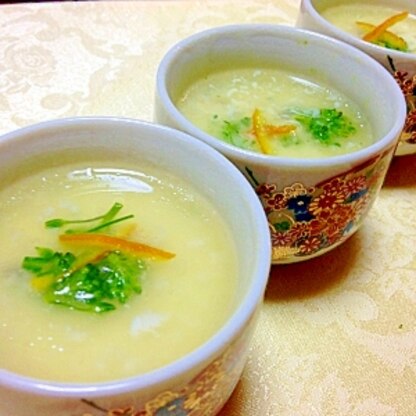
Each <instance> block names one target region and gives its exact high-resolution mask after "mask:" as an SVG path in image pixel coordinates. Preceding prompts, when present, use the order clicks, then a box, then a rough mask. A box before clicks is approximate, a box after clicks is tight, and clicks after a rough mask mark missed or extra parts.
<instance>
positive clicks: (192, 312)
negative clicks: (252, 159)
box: [0, 160, 237, 382]
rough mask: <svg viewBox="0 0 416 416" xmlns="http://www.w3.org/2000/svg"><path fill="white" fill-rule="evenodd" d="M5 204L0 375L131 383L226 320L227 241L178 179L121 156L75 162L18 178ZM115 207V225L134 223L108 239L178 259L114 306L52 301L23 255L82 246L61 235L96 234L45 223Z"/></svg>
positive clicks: (1, 217)
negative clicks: (118, 206)
mask: <svg viewBox="0 0 416 416" xmlns="http://www.w3.org/2000/svg"><path fill="white" fill-rule="evenodd" d="M0 201H1V205H0V229H1V235H2V238H3V242H2V250H1V255H0V305H1V308H0V310H1V313H0V340H1V342H0V368H3V369H7V370H10V371H14V372H17V373H20V374H23V375H26V376H32V377H38V378H41V379H49V380H58V381H70V382H74V381H76V382H91V381H108V380H113V379H119V378H122V377H128V376H133V375H136V374H138V373H144V372H148V371H150V370H153V369H156V368H158V367H161V366H163V365H165V364H168V363H170V362H172V361H174V360H176V359H178V358H180V357H181V356H183V355H184V354H186V353H188V352H189V351H191V350H193V349H195V348H196V347H198V346H200V345H201V344H202V343H204V342H205V341H207V339H208V338H210V337H211V336H212V335H213V334H214V333H215V332H216V331H217V330H218V329H219V327H220V326H221V325H223V324H224V322H225V320H226V319H227V317H228V316H229V314H230V313H231V310H232V308H233V305H234V293H235V288H236V274H237V261H236V252H235V247H234V245H233V242H232V238H231V236H230V233H229V232H228V231H227V230H228V229H227V226H226V224H224V222H223V220H222V219H221V217H220V215H219V213H218V212H217V210H216V209H215V208H214V207H213V205H212V204H211V202H210V201H208V200H207V199H206V198H205V197H203V196H202V195H201V194H200V193H199V192H198V190H196V189H194V188H193V187H192V186H190V185H189V184H188V183H186V182H184V181H183V180H181V179H178V178H176V177H174V176H171V175H168V174H167V173H165V172H163V171H160V170H158V169H157V168H154V167H152V166H148V165H140V166H137V164H130V163H126V162H123V161H121V160H120V161H115V160H99V161H88V162H79V163H69V164H64V165H62V166H60V167H53V168H50V169H43V170H39V171H34V172H32V173H31V174H30V175H27V176H21V177H20V178H19V179H16V180H15V181H14V182H12V183H11V184H10V185H9V186H4V187H3V189H1V190H0ZM115 202H117V203H119V204H122V206H123V208H122V211H120V213H119V216H120V218H121V217H123V216H124V217H125V216H129V215H130V214H132V215H134V218H128V219H127V220H126V221H123V222H120V223H119V224H114V225H112V226H109V227H108V228H109V229H110V228H111V230H112V232H113V233H114V232H115V233H116V234H117V235H122V236H123V239H124V238H125V237H126V235H127V234H128V240H129V241H133V242H136V243H137V242H139V243H143V244H146V247H147V245H150V246H151V247H153V248H155V249H157V250H162V251H163V252H167V253H170V254H171V255H172V256H168V257H167V258H158V257H157V256H156V258H154V257H150V258H145V260H143V261H144V263H145V270H144V272H143V273H142V275H141V276H140V281H141V293H134V294H132V295H131V296H130V297H129V298H128V299H127V301H126V302H125V303H124V304H123V303H116V307H115V308H114V310H110V311H106V312H102V313H97V312H94V311H82V310H78V309H76V308H72V307H67V306H64V305H62V304H55V303H53V302H52V303H50V302H48V301H47V300H45V297H44V296H43V295H42V290H39V283H37V282H38V281H37V280H36V279H37V278H36V277H33V276H32V275H31V273H30V272H29V271H27V270H24V269H23V268H22V261H23V258H24V257H26V256H36V255H37V252H36V250H35V247H43V248H50V249H52V250H56V251H59V252H67V251H70V252H74V253H75V254H77V253H80V252H81V251H82V250H83V249H84V248H83V247H82V244H81V246H80V245H79V244H74V245H71V244H70V243H68V242H62V241H60V240H59V239H58V237H59V235H62V234H64V233H65V231H64V230H68V228H70V229H72V232H73V233H72V234H65V235H69V236H74V235H79V234H80V233H81V234H85V233H83V232H82V230H84V231H85V228H87V227H93V225H90V224H88V225H85V224H70V225H68V226H66V227H63V228H46V227H45V221H48V220H50V219H54V218H66V219H80V218H84V219H85V218H90V217H96V216H101V214H103V212H105V211H107V210H108V208H109V207H111V206H113V204H114V203H115ZM124 214H126V215H124ZM127 214H129V215H127ZM133 225H134V226H135V227H133ZM74 230H75V231H74ZM107 231H108V230H100V231H99V232H98V231H97V232H96V233H92V234H94V236H95V235H97V234H100V235H101V234H102V233H103V232H105V233H106V232H107ZM108 232H109V231H108ZM105 233H104V234H105ZM90 234H91V233H90ZM6 236H7V238H6ZM94 238H95V237H94ZM117 238H121V237H117ZM107 249H108V247H107ZM120 250H121V251H122V250H123V249H120ZM33 282H34V283H33ZM40 286H41V289H42V284H40Z"/></svg>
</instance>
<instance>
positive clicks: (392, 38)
mask: <svg viewBox="0 0 416 416" xmlns="http://www.w3.org/2000/svg"><path fill="white" fill-rule="evenodd" d="M355 23H356V25H357V26H358V27H359V28H360V29H362V30H364V31H367V32H370V31H371V30H373V29H374V28H375V27H376V26H375V25H372V24H371V23H366V22H355ZM377 40H378V41H380V42H383V43H386V44H390V45H394V46H395V47H396V48H397V49H398V50H401V51H405V50H407V48H408V45H407V43H406V41H405V40H404V39H403V38H402V37H400V36H398V35H396V34H395V33H393V32H390V31H388V30H386V31H385V32H383V33H382V34H381V35H380V36H379V37H378V39H377Z"/></svg>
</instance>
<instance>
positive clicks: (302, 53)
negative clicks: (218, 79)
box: [155, 25, 406, 264]
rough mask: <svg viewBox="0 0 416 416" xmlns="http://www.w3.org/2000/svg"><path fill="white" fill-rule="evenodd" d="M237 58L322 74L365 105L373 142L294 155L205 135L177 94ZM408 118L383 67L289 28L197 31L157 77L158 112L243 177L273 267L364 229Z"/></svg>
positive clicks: (161, 119)
mask: <svg viewBox="0 0 416 416" xmlns="http://www.w3.org/2000/svg"><path fill="white" fill-rule="evenodd" d="M233 59H235V60H237V61H239V62H243V63H244V62H251V63H252V62H258V63H259V64H260V65H261V64H262V63H263V64H264V63H265V62H267V63H269V64H270V63H276V64H279V62H281V61H283V62H284V63H285V64H286V65H287V66H288V67H293V68H295V69H296V70H301V71H302V70H304V71H305V73H312V74H313V73H319V74H321V75H322V77H323V79H324V80H325V81H326V82H327V84H329V85H334V86H335V87H336V88H337V89H338V90H340V91H341V92H343V93H344V94H346V95H347V96H349V97H350V98H351V99H353V100H354V101H355V102H356V103H357V104H358V105H359V107H361V110H362V111H363V112H364V113H365V114H366V115H367V116H368V118H369V120H370V123H371V125H372V128H373V131H374V134H375V137H376V141H375V143H374V144H372V145H371V146H369V147H367V148H365V149H362V150H360V151H357V152H355V153H351V154H347V155H343V156H336V157H332V158H325V159H324V158H322V159H289V158H282V157H277V156H267V155H262V154H255V153H253V152H248V151H245V150H242V149H238V148H236V147H233V146H231V145H229V144H227V143H225V142H222V141H221V140H218V139H216V138H214V137H212V136H210V135H208V134H206V133H204V132H203V131H201V130H200V129H198V128H197V127H196V126H194V125H193V124H192V123H190V122H189V121H188V120H187V119H186V118H185V117H184V116H183V115H182V114H181V113H180V112H179V111H178V109H177V108H176V106H175V100H176V99H177V98H178V95H179V94H180V91H181V89H182V88H183V87H184V86H186V85H187V80H188V79H189V78H190V77H191V74H193V73H195V72H198V71H199V72H198V73H200V74H201V73H203V72H204V71H207V72H209V71H213V70H215V68H216V67H217V65H218V64H219V63H224V61H225V62H227V60H228V62H232V61H233ZM380 85H383V88H382V89H380V88H379V86H380ZM374 102H377V106H374ZM405 115H406V106H405V101H404V98H403V95H402V94H401V91H400V88H399V87H398V85H397V84H396V82H395V81H394V79H393V78H392V77H391V76H390V74H389V73H388V72H387V71H386V70H385V69H384V68H383V67H382V66H381V65H379V64H378V63H377V62H375V61H374V60H373V59H371V58H370V57H368V55H366V54H365V53H363V52H361V51H359V50H358V49H356V48H353V47H351V46H349V45H347V44H345V43H342V42H340V41H337V40H334V39H332V38H328V37H326V36H323V35H320V34H316V33H313V32H309V31H305V30H301V29H298V28H293V27H286V26H277V25H231V26H225V27H218V28H216V29H211V30H208V31H205V32H202V33H198V34H196V35H193V36H191V37H189V38H187V39H185V40H183V41H182V42H179V43H178V44H176V45H175V46H173V47H172V48H171V49H170V51H168V53H167V54H166V55H165V57H164V58H163V60H162V62H161V63H160V66H159V69H158V74H157V85H156V99H155V119H156V120H157V121H158V122H160V123H161V124H166V125H169V126H172V127H175V128H178V129H180V130H183V131H186V132H187V133H189V134H191V135H192V136H195V137H198V138H199V139H201V140H202V141H204V142H205V143H208V144H209V145H211V146H213V147H214V148H216V149H218V150H219V151H220V152H222V153H223V154H224V155H226V156H227V157H228V158H229V159H230V160H231V161H233V162H234V163H235V164H236V165H237V166H238V167H239V168H240V170H241V171H242V172H243V173H244V174H245V175H246V177H247V178H248V180H249V181H250V182H251V184H252V185H253V187H254V188H255V189H256V191H257V193H258V195H259V196H260V198H261V200H262V202H263V206H264V208H265V211H266V213H267V215H268V220H269V227H270V232H271V238H272V243H273V263H276V264H277V263H291V262H297V261H301V260H306V259H309V258H312V257H315V256H318V255H320V254H323V253H325V252H327V251H328V250H330V249H332V248H334V247H336V246H337V245H339V244H341V243H342V242H343V241H345V239H346V238H348V237H349V236H350V235H351V234H352V233H353V232H354V231H355V230H356V229H357V228H358V227H359V225H360V224H361V222H362V220H363V218H364V217H365V215H366V214H367V212H368V210H369V208H370V207H371V205H372V203H373V202H374V199H375V198H376V196H377V194H378V191H379V189H380V187H381V185H382V182H383V179H384V175H385V173H386V170H387V167H388V165H389V163H390V160H391V157H392V155H393V152H394V150H395V147H396V145H397V140H398V137H399V134H400V131H401V130H402V128H403V124H404V120H405Z"/></svg>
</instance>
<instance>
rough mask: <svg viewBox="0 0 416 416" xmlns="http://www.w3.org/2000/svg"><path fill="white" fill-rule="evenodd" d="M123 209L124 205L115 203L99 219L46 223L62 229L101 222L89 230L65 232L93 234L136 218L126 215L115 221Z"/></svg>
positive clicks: (58, 220)
mask: <svg viewBox="0 0 416 416" xmlns="http://www.w3.org/2000/svg"><path fill="white" fill-rule="evenodd" d="M122 208H123V205H122V204H120V203H119V202H115V203H114V204H113V206H112V207H111V208H110V209H109V210H108V211H107V212H106V213H105V214H103V215H100V216H98V217H93V218H88V219H83V220H66V219H63V218H54V219H52V220H48V221H46V222H45V226H46V227H47V228H62V227H65V226H66V225H69V224H85V223H91V222H96V221H99V220H101V221H100V222H99V224H98V225H96V226H94V227H91V228H89V229H75V230H74V229H68V230H66V231H65V232H66V233H68V234H72V233H79V232H83V233H93V232H96V231H99V230H101V229H103V228H106V227H109V226H110V225H113V224H116V223H118V222H121V221H125V220H127V219H130V218H133V217H134V215H126V216H125V217H121V218H118V219H115V217H116V216H117V214H118V213H119V212H120V210H121V209H122Z"/></svg>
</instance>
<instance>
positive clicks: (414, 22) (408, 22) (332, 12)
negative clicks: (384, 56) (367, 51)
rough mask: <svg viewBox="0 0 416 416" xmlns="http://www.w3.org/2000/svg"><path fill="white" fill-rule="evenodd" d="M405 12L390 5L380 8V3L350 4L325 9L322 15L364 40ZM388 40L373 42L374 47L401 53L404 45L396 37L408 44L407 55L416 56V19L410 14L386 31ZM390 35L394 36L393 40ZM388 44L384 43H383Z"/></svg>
mask: <svg viewBox="0 0 416 416" xmlns="http://www.w3.org/2000/svg"><path fill="white" fill-rule="evenodd" d="M404 11H405V10H398V9H397V8H393V7H391V6H389V5H388V2H385V3H384V4H381V2H377V1H371V0H370V1H366V2H358V1H348V2H345V3H341V4H338V5H335V6H328V7H325V8H323V9H322V10H321V11H320V13H321V14H322V16H323V17H324V18H325V19H327V20H328V21H329V22H331V23H333V24H334V25H335V26H337V27H339V28H340V29H342V30H344V31H345V32H348V33H350V34H352V35H354V36H356V37H359V38H363V37H364V36H365V35H366V34H367V33H369V32H370V31H371V30H372V28H374V27H375V26H378V25H380V24H381V23H383V22H385V21H386V20H387V19H389V18H390V17H392V16H396V15H398V14H399V13H401V12H404ZM386 30H387V32H389V33H387V36H386V35H384V37H383V36H381V37H379V38H378V39H374V41H373V42H374V43H376V44H378V45H380V46H386V47H390V48H392V49H399V50H400V48H397V47H396V41H397V42H398V46H400V44H401V41H400V40H395V38H394V35H396V36H398V37H400V38H402V40H404V41H405V42H406V44H407V47H406V48H405V50H403V51H406V52H409V53H416V15H415V14H412V13H409V15H408V16H407V17H405V18H403V19H399V21H397V22H396V23H394V24H392V25H390V26H389V27H388V28H387V29H386ZM391 34H394V35H393V36H392V35H391ZM383 42H385V43H383Z"/></svg>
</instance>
